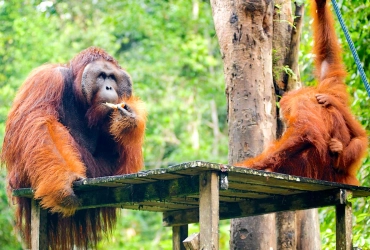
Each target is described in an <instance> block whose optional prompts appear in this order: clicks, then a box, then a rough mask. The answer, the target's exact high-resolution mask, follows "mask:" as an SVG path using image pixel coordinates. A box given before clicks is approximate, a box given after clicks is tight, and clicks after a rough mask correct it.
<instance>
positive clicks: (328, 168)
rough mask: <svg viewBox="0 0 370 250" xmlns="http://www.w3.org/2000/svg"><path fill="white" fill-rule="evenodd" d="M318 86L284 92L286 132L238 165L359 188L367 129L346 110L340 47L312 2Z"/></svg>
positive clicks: (320, 4)
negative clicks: (257, 153)
mask: <svg viewBox="0 0 370 250" xmlns="http://www.w3.org/2000/svg"><path fill="white" fill-rule="evenodd" d="M311 4H312V7H311V14H312V16H313V18H314V22H313V31H314V40H315V45H314V48H313V51H314V53H315V54H316V59H315V65H316V71H317V72H316V74H317V79H318V85H317V86H316V87H307V88H302V89H299V90H295V91H291V92H289V93H286V94H285V95H284V96H283V98H282V99H281V101H280V107H281V110H282V113H283V117H284V119H285V121H286V124H287V129H286V131H285V133H284V134H283V135H282V137H281V138H280V139H279V140H277V141H275V142H274V143H272V145H270V146H269V147H268V148H266V149H265V151H264V152H263V153H262V154H261V155H258V156H257V157H254V158H251V159H247V160H245V161H242V162H240V163H237V164H236V165H237V166H246V167H251V168H254V169H261V170H268V171H273V172H280V173H286V174H291V175H298V176H304V177H310V178H316V179H321V180H327V181H334V182H341V183H346V184H353V185H358V184H359V182H358V180H357V178H356V173H357V170H358V169H359V167H360V163H361V158H362V157H363V156H364V155H365V152H366V147H367V135H366V131H365V130H364V129H363V128H362V127H361V125H360V124H359V123H358V122H357V121H356V120H355V119H354V118H353V116H352V114H351V112H350V109H349V106H348V94H347V92H346V85H345V84H344V78H345V76H346V71H345V69H344V66H343V64H342V60H341V48H340V46H339V44H338V41H337V37H336V35H335V30H334V24H333V22H334V20H333V17H332V14H331V12H330V9H329V7H328V5H327V3H326V1H325V0H316V1H314V0H311Z"/></svg>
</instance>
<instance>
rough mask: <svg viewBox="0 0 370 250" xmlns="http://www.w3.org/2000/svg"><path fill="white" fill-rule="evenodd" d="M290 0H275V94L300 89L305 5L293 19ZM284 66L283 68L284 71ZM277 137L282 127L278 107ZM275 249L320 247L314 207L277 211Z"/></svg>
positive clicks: (296, 12) (299, 6) (306, 249)
mask: <svg viewBox="0 0 370 250" xmlns="http://www.w3.org/2000/svg"><path fill="white" fill-rule="evenodd" d="M291 7H292V5H291V1H290V0H275V12H274V20H275V22H274V35H273V51H274V55H273V56H274V59H273V72H274V83H275V88H276V90H277V93H278V94H280V93H281V94H283V93H284V92H285V91H290V90H293V89H297V88H300V87H301V86H302V84H301V82H300V74H299V67H298V61H299V58H298V52H299V40H300V34H301V30H302V25H303V13H304V5H303V4H301V5H299V4H297V3H295V13H294V20H293V16H292V14H291V13H292V8H291ZM283 69H285V70H283ZM286 70H289V71H288V72H289V73H287V71H286ZM277 113H278V114H279V119H278V131H277V137H280V135H281V134H282V133H283V132H284V130H285V124H284V122H283V121H282V117H281V116H280V112H279V110H278V111H277ZM276 228H277V235H278V237H277V246H278V248H277V249H280V250H293V249H299V250H311V249H312V250H313V249H321V241H320V228H319V220H318V212H317V209H310V210H303V211H297V212H294V211H290V212H282V213H277V214H276Z"/></svg>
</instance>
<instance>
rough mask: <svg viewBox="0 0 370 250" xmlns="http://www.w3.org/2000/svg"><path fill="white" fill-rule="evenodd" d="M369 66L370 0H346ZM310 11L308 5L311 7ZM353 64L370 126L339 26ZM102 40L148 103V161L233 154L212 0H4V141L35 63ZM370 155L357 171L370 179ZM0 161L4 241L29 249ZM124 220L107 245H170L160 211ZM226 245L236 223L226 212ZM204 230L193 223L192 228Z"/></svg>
mask: <svg viewBox="0 0 370 250" xmlns="http://www.w3.org/2000/svg"><path fill="white" fill-rule="evenodd" d="M339 5H340V6H341V7H342V13H343V15H344V19H345V20H346V24H347V25H348V27H349V29H350V32H351V36H352V38H353V40H354V43H355V45H356V48H357V50H358V53H359V56H360V59H361V61H362V62H363V65H364V66H365V70H366V71H367V72H366V73H367V76H368V78H369V76H370V68H369V65H370V46H369V44H370V0H361V1H360V0H353V1H348V0H339ZM306 13H307V11H306ZM309 21H310V19H309V18H307V17H306V22H305V28H304V30H303V34H302V42H301V52H300V68H301V72H302V81H303V82H305V83H308V84H312V83H313V75H312V54H311V53H310V50H311V47H312V36H311V34H310V28H309ZM338 33H340V34H341V40H342V44H343V48H344V51H345V53H344V60H345V64H346V66H347V68H348V70H349V75H348V81H347V82H348V91H349V92H350V94H351V96H352V97H353V98H352V110H353V112H354V114H355V115H356V117H357V118H358V119H359V120H360V121H361V122H362V124H363V125H364V126H365V127H366V128H367V130H370V125H369V117H370V107H369V104H370V101H369V97H368V96H367V94H366V91H365V89H364V87H363V85H362V82H361V80H360V77H359V75H358V73H357V69H356V66H355V64H354V60H353V58H352V56H351V54H350V53H349V49H348V46H347V44H346V42H345V40H344V37H343V36H342V35H343V34H342V32H341V30H340V29H339V26H338ZM89 46H99V47H102V48H104V49H105V50H106V51H107V52H108V53H110V54H111V55H113V56H114V57H115V58H116V59H117V60H118V61H119V62H120V64H121V65H122V66H123V67H124V68H126V69H127V70H128V72H130V74H131V76H132V78H133V80H134V88H135V93H136V94H137V95H138V96H140V97H141V98H142V99H143V100H144V101H145V102H146V103H147V109H148V111H149V119H148V121H149V122H148V128H147V131H146V143H145V147H144V153H145V162H146V166H145V168H146V169H151V168H159V167H167V166H169V165H172V164H175V163H180V162H186V161H191V160H205V161H211V162H219V163H227V145H228V142H227V140H228V138H227V121H226V97H225V95H224V76H223V68H222V59H221V57H220V53H219V49H218V43H217V37H216V34H215V31H214V27H213V21H212V12H211V7H210V3H209V1H204V0H124V1H123V0H122V1H116V0H105V1H101V0H79V1H72V0H63V1H61V0H51V1H40V0H0V141H1V142H2V140H3V135H4V123H5V121H6V117H7V112H8V110H9V108H10V106H11V104H12V100H13V98H14V95H15V93H16V91H17V88H18V87H19V86H20V84H21V83H22V81H24V79H25V78H26V76H27V75H28V74H29V72H30V71H31V70H32V69H33V68H35V67H38V66H40V65H42V64H44V63H47V62H53V63H66V62H68V61H69V60H70V59H71V58H72V57H73V56H74V55H76V54H77V53H78V52H79V51H81V50H83V49H85V48H87V47H89ZM369 165H370V160H369V157H368V158H367V159H366V160H365V161H364V164H363V167H362V169H361V172H360V173H359V178H360V179H361V183H362V184H363V185H366V186H370V177H369V172H370V166H369ZM5 182H6V181H5V170H4V168H2V169H1V170H0V211H1V213H0V246H1V247H0V248H1V249H22V246H21V243H20V238H19V236H16V234H14V232H13V214H12V209H13V208H12V206H10V205H9V203H8V200H7V195H6V187H5V185H6V184H5ZM369 201H370V200H369V199H368V200H367V201H366V200H365V199H362V200H361V199H359V200H356V201H355V202H354V210H355V220H354V242H355V245H357V246H361V247H362V248H363V249H370V210H369V206H370V202H369ZM121 214H122V216H121V217H120V219H119V223H118V225H117V228H116V230H115V231H114V232H113V235H112V236H111V237H110V238H109V241H104V242H102V243H101V244H100V246H99V249H149V248H151V249H171V247H172V243H171V229H170V228H164V227H162V224H161V223H162V222H161V215H160V214H158V213H149V212H139V211H128V210H123V211H122V212H121ZM320 222H321V237H322V242H323V249H334V248H335V247H334V246H335V226H334V225H335V217H334V210H333V209H331V208H325V209H321V210H320ZM221 224H222V225H221V239H220V240H221V247H222V249H227V248H228V240H229V224H228V221H222V222H221ZM193 231H197V226H196V225H191V226H190V233H192V232H193Z"/></svg>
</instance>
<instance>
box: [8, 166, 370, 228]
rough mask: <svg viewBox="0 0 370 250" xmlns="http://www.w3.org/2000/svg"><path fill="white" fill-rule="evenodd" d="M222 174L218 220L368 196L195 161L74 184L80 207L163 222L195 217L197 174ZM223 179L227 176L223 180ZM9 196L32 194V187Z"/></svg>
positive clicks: (305, 180)
mask: <svg viewBox="0 0 370 250" xmlns="http://www.w3.org/2000/svg"><path fill="white" fill-rule="evenodd" d="M208 171H210V172H215V173H220V174H222V175H224V177H223V183H222V185H220V187H222V188H220V191H219V201H220V219H226V218H232V217H243V216H250V215H258V214H264V213H270V212H277V211H288V210H300V209H307V208H314V207H322V206H334V205H340V204H342V203H340V197H339V194H340V190H341V189H342V190H347V191H351V192H352V197H353V198H357V197H366V196H370V188H368V187H358V186H349V185H344V184H339V183H333V182H326V181H320V180H314V179H308V178H303V177H297V176H291V175H284V174H278V173H270V172H264V171H258V170H253V169H248V168H240V167H233V166H228V165H223V164H215V163H208V162H201V161H194V162H188V163H183V164H179V165H176V166H173V167H169V168H166V169H155V170H147V171H141V172H139V173H136V174H128V175H120V176H109V177H99V178H89V179H85V180H82V181H77V182H75V183H74V190H75V192H76V194H77V196H78V197H79V199H80V201H81V204H82V205H81V207H80V209H86V208H91V207H103V206H104V207H107V206H112V207H121V208H127V209H137V210H146V211H157V212H164V224H165V225H167V226H172V225H181V224H186V223H190V222H196V221H198V220H199V175H200V174H202V173H205V172H208ZM225 178H226V179H225ZM13 195H15V196H22V197H32V196H33V192H32V190H31V189H18V190H14V191H13Z"/></svg>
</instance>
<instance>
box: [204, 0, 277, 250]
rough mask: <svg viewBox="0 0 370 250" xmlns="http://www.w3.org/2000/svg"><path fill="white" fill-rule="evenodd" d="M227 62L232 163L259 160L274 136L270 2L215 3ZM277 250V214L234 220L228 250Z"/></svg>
mask: <svg viewBox="0 0 370 250" xmlns="http://www.w3.org/2000/svg"><path fill="white" fill-rule="evenodd" d="M211 4H212V11H213V18H214V23H215V27H216V32H217V37H218V41H219V44H220V49H221V54H222V58H223V61H224V74H225V81H226V95H227V98H228V122H229V164H233V163H236V162H238V161H241V160H243V159H245V158H247V157H252V156H255V155H257V154H259V153H261V152H262V150H263V148H264V147H265V146H266V145H267V144H268V143H269V142H271V140H272V139H274V138H275V131H276V109H275V95H274V87H273V81H272V15H273V3H272V1H271V0H254V1H248V0H244V1H243V0H241V1H229V0H211ZM271 248H272V249H276V237H275V216H274V215H264V216H255V217H248V218H241V219H234V220H231V239H230V249H252V250H258V249H271Z"/></svg>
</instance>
